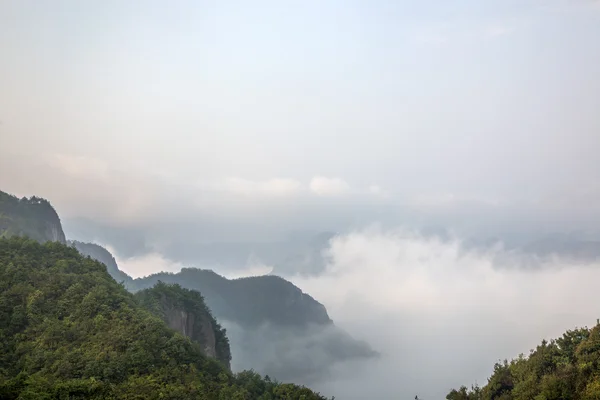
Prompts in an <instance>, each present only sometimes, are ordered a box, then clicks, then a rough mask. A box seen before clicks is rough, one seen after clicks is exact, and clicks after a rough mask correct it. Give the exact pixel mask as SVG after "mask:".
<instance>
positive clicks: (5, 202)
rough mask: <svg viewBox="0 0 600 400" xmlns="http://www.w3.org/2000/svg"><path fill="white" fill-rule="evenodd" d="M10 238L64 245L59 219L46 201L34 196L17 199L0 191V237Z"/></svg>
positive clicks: (63, 235)
mask: <svg viewBox="0 0 600 400" xmlns="http://www.w3.org/2000/svg"><path fill="white" fill-rule="evenodd" d="M10 236H28V237H30V238H32V239H34V240H37V241H39V242H48V241H50V242H60V243H65V234H64V232H63V229H62V226H61V224H60V218H58V214H57V213H56V211H55V210H54V208H53V207H52V206H51V205H50V203H49V202H48V201H47V200H44V199H41V198H39V197H35V196H33V197H30V198H25V197H24V198H22V199H18V198H17V197H15V196H12V195H10V194H8V193H5V192H2V191H0V237H10Z"/></svg>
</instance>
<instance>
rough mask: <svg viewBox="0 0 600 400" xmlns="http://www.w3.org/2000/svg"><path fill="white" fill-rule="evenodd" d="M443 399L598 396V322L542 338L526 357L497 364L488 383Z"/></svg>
mask: <svg viewBox="0 0 600 400" xmlns="http://www.w3.org/2000/svg"><path fill="white" fill-rule="evenodd" d="M446 399H448V400H493V399H505V400H531V399H533V400H594V399H600V324H597V325H596V326H595V327H594V328H592V329H588V328H580V329H574V330H572V331H567V332H566V333H565V334H564V335H563V336H562V337H560V338H558V339H556V340H552V341H550V342H547V341H545V340H544V341H542V344H541V345H539V346H537V348H536V349H535V350H532V351H531V354H530V355H529V357H524V356H523V355H520V356H519V357H518V358H517V359H515V360H512V361H511V362H508V361H506V360H505V361H504V362H499V363H496V365H495V366H494V372H493V374H492V376H491V377H490V378H489V379H488V383H487V385H485V386H483V387H481V388H480V387H477V386H475V387H472V388H471V389H467V388H466V387H465V386H463V387H461V388H460V389H458V390H457V389H453V390H452V391H451V392H450V393H448V395H447V396H446Z"/></svg>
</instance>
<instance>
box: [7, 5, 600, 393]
mask: <svg viewBox="0 0 600 400" xmlns="http://www.w3.org/2000/svg"><path fill="white" fill-rule="evenodd" d="M598 37H600V2H598V1H596V0H488V1H475V0H463V1H451V0H444V1H441V0H437V1H432V0H426V1H402V0H398V1H389V0H372V1H356V0H347V1H342V0H330V1H316V0H304V1H292V0H290V1H274V0H257V1H252V2H247V1H225V0H221V1H191V0H190V1H182V0H179V1H171V2H169V5H168V6H166V3H165V2H162V1H158V0H148V1H133V0H118V1H117V0H106V1H102V2H81V1H75V0H72V1H67V0H56V1H53V2H45V1H32V0H20V1H17V0H5V1H0V51H1V52H2V56H1V57H0V190H3V191H6V192H9V193H13V194H16V195H18V196H31V195H37V196H41V197H44V198H47V199H49V200H50V201H51V203H52V204H53V205H54V206H55V208H56V209H57V211H58V213H59V215H60V216H61V219H62V222H63V225H64V227H65V231H66V233H67V236H68V237H69V238H72V239H80V240H90V241H96V242H99V243H100V244H103V245H106V246H107V247H108V248H109V249H110V250H111V251H112V252H113V253H114V254H115V256H116V258H117V261H118V262H119V265H120V266H121V267H122V269H123V270H125V271H126V272H128V273H131V274H132V275H134V276H144V275H146V274H149V273H152V272H158V271H160V270H169V271H177V270H178V269H180V268H181V267H182V266H185V265H189V262H190V259H191V258H190V257H192V256H189V257H188V255H189V254H192V253H193V251H192V250H193V249H195V248H197V247H198V244H199V243H210V242H213V241H215V242H249V241H250V242H253V241H265V242H269V241H271V242H273V241H275V242H276V241H280V240H284V239H285V238H287V237H288V236H289V235H290V233H292V232H314V233H318V232H323V231H332V232H337V233H338V235H337V236H335V238H334V239H333V241H332V242H331V243H330V246H329V247H328V251H329V252H330V256H331V258H330V262H329V263H328V264H327V265H326V269H325V271H324V272H323V273H322V274H321V275H319V276H318V277H314V276H313V277H307V276H300V275H298V276H291V277H289V279H291V280H292V282H294V283H295V284H297V285H298V286H299V287H300V288H302V289H303V290H305V291H306V292H307V293H309V294H311V295H312V296H313V297H314V298H316V299H317V300H319V301H321V302H322V303H323V304H325V306H326V307H327V309H328V310H329V313H330V316H331V317H332V318H333V319H334V321H336V323H337V324H338V325H340V326H341V327H343V328H344V329H346V330H347V331H348V332H350V333H351V334H352V335H353V336H355V337H357V338H364V339H365V340H367V341H369V343H370V344H371V345H372V346H373V347H374V348H375V349H377V350H380V351H381V349H384V350H385V354H386V357H384V358H383V359H382V361H378V364H376V365H371V366H367V367H366V368H367V370H365V371H363V375H362V376H361V378H362V379H355V377H353V376H352V374H350V372H349V371H347V370H346V371H344V370H343V368H342V367H340V368H341V370H340V371H338V372H339V377H338V378H337V379H335V380H331V381H330V382H329V385H328V386H323V387H321V388H319V389H322V390H323V391H325V392H327V393H331V394H336V395H337V398H349V399H351V398H352V396H357V395H361V392H360V389H361V388H362V389H363V390H364V389H365V388H366V389H368V390H369V391H370V392H369V393H371V394H372V393H375V392H373V391H374V390H379V391H380V392H379V395H380V398H386V396H388V397H389V396H390V393H397V391H398V387H396V386H394V385H392V383H393V384H397V383H398V382H400V383H402V388H401V389H402V392H401V393H403V394H406V395H407V396H408V395H411V396H414V395H415V394H418V395H419V396H420V397H423V398H425V399H432V398H440V397H443V394H445V393H446V392H445V391H446V390H449V389H450V387H456V386H459V385H461V384H465V385H470V384H471V383H474V382H475V381H478V382H479V383H482V382H484V381H485V378H486V377H487V376H488V375H489V373H490V372H491V369H492V366H493V362H494V361H496V360H497V359H500V358H504V357H508V358H510V357H514V356H516V355H517V354H518V353H519V352H524V353H527V352H528V350H529V349H530V348H532V347H534V346H535V345H536V344H537V343H539V342H540V340H541V339H542V338H543V337H547V338H550V337H554V336H557V335H559V334H560V333H561V332H563V331H564V330H566V329H568V328H572V327H574V326H582V325H586V324H588V325H591V324H593V322H594V321H595V318H597V317H598V316H597V315H595V314H594V313H595V312H596V311H595V310H593V309H591V306H590V304H589V302H588V301H587V299H589V298H591V297H592V296H594V294H595V293H596V287H595V286H594V284H593V282H598V278H599V277H598V276H597V270H598V269H597V268H596V269H594V268H593V267H594V265H591V266H590V265H575V264H573V263H572V262H569V263H567V262H560V261H559V262H558V264H557V263H555V262H551V261H547V260H546V261H544V265H543V268H539V269H537V270H535V271H530V270H528V269H526V268H522V267H523V266H524V265H525V264H526V263H527V260H523V259H520V258H519V257H518V256H514V255H513V254H512V253H510V252H508V251H506V250H505V249H504V248H503V247H502V246H500V247H483V248H480V249H477V250H473V249H470V250H469V249H466V248H463V244H461V242H460V240H459V241H458V242H457V241H455V240H456V239H451V240H448V241H446V240H441V239H439V238H438V239H436V238H435V236H429V235H423V234H421V233H417V231H413V230H412V229H413V228H424V227H429V228H431V229H433V231H435V230H436V229H437V227H443V228H450V229H452V230H453V231H454V232H458V236H457V237H458V238H466V237H473V236H477V237H480V238H483V239H485V238H488V237H498V236H499V237H501V238H502V240H505V241H506V240H509V239H511V238H512V239H514V240H517V241H518V240H526V239H527V240H528V239H531V238H533V237H535V236H536V235H537V236H539V235H543V234H547V233H551V232H557V231H558V232H570V231H578V230H592V231H594V232H596V234H597V235H596V236H597V237H596V239H599V238H600V235H598V234H600V231H599V230H598V226H599V223H600V157H599V156H598V151H599V150H600V117H599V116H598V112H597V110H598V109H600V79H599V78H598V71H599V70H600V42H599V41H598V40H597V38H598ZM372 224H377V225H376V226H378V228H376V229H374V228H372V226H373V225H372ZM407 232H408V233H407ZM225 248H227V247H225ZM192 255H193V254H192ZM192 259H193V257H192ZM498 259H504V260H505V261H504V265H503V266H504V268H500V269H498V268H496V267H497V266H496V265H495V263H496V262H497V260H498ZM245 267H246V266H243V265H240V266H236V267H235V268H233V269H229V270H223V271H219V272H221V273H224V274H225V275H227V276H230V277H235V276H240V275H244V274H245V273H248V271H247V270H244V268H245ZM249 267H250V268H251V269H252V271H254V272H253V273H254V274H259V273H263V272H265V271H270V270H272V267H273V266H272V265H265V264H263V263H261V260H256V262H255V263H253V264H252V265H250V266H249ZM507 267H513V268H507ZM256 271H262V272H256ZM531 293H535V296H533V297H532V296H531ZM444 340H449V341H450V345H445V344H444V343H445V342H443V341H444ZM398 371H400V372H401V374H400V372H398ZM399 374H400V375H399ZM362 398H364V397H362ZM411 398H412V397H411Z"/></svg>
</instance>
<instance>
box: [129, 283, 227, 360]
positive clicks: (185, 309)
mask: <svg viewBox="0 0 600 400" xmlns="http://www.w3.org/2000/svg"><path fill="white" fill-rule="evenodd" d="M135 297H136V300H138V303H140V304H141V305H143V306H144V307H145V308H146V309H148V310H149V311H151V312H152V313H153V314H155V315H157V316H159V317H160V318H161V319H162V320H163V321H164V322H165V323H166V324H167V326H169V328H171V329H174V330H176V331H177V332H179V333H181V334H182V335H183V336H185V337H188V338H190V339H191V340H193V341H194V342H196V343H199V344H200V345H201V346H202V349H203V351H204V354H205V355H206V356H207V357H210V358H215V359H217V360H218V361H220V362H221V363H222V364H223V365H225V366H226V367H227V368H228V369H229V368H230V363H231V351H230V349H229V339H227V335H226V332H225V329H223V328H221V325H219V323H218V322H217V321H216V320H215V319H214V318H213V316H212V315H211V313H210V310H209V309H208V307H207V306H206V304H205V303H204V298H203V297H202V295H201V294H200V293H199V292H197V291H195V290H188V289H183V288H182V287H181V286H179V285H176V284H175V285H168V284H165V283H162V282H159V283H157V284H156V285H154V286H153V287H152V288H149V289H144V290H141V291H139V292H137V293H136V294H135Z"/></svg>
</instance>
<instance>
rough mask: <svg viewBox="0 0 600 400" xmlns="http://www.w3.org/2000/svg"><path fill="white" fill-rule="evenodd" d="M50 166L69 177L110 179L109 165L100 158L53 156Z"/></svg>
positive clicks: (50, 158)
mask: <svg viewBox="0 0 600 400" xmlns="http://www.w3.org/2000/svg"><path fill="white" fill-rule="evenodd" d="M48 164H50V166H51V167H54V168H56V169H58V170H59V171H61V172H62V173H64V174H66V175H68V176H72V177H85V178H88V179H102V180H106V179H108V174H109V166H108V163H106V162H105V161H103V160H101V159H98V158H93V157H85V156H72V155H68V154H53V155H51V156H49V157H48Z"/></svg>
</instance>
